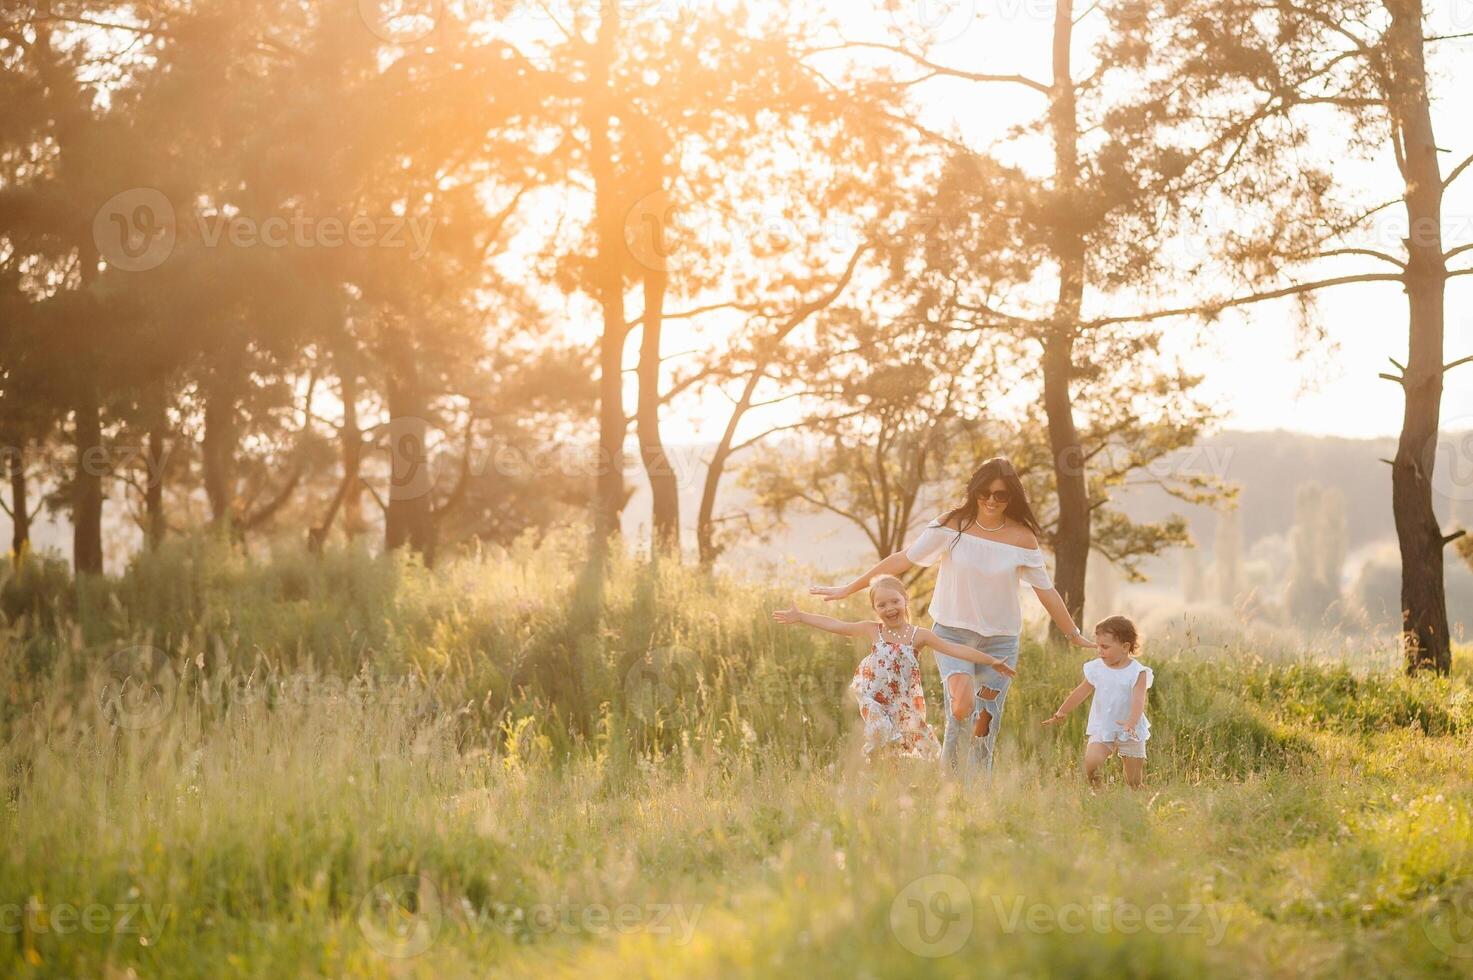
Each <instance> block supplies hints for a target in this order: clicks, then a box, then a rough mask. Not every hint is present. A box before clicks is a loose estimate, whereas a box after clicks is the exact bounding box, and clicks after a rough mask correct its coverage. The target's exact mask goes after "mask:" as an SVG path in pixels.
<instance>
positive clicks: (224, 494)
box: [200, 367, 240, 526]
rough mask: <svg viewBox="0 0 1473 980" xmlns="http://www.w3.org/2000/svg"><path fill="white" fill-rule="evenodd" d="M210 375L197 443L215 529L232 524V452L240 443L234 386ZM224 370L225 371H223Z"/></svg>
mask: <svg viewBox="0 0 1473 980" xmlns="http://www.w3.org/2000/svg"><path fill="white" fill-rule="evenodd" d="M219 370H220V369H219V368H218V367H217V368H216V369H215V371H212V373H211V376H210V377H209V379H208V380H207V381H206V387H205V431H204V436H203V438H202V439H201V440H200V462H201V466H202V468H203V470H204V483H205V497H206V499H208V500H209V502H210V520H211V521H212V522H213V523H214V524H215V525H216V526H229V525H231V524H233V523H234V521H235V516H236V515H235V451H236V446H237V445H238V443H239V440H240V430H239V419H238V418H237V414H236V398H235V385H234V384H233V383H231V382H230V381H228V380H227V379H225V378H222V377H219V376H218V374H217V373H215V372H217V371H219ZM227 370H228V369H227Z"/></svg>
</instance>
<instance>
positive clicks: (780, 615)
mask: <svg viewBox="0 0 1473 980" xmlns="http://www.w3.org/2000/svg"><path fill="white" fill-rule="evenodd" d="M772 619H773V621H774V622H778V623H782V624H783V625H784V626H792V625H793V624H794V623H801V622H803V613H802V612H800V611H799V609H798V604H797V603H796V602H795V603H793V605H792V607H791V608H788V609H774V610H773V611H772Z"/></svg>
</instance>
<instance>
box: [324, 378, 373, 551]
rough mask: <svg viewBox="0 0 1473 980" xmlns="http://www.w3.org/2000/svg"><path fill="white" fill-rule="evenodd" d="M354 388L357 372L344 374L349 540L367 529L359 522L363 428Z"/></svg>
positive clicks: (345, 510) (345, 509)
mask: <svg viewBox="0 0 1473 980" xmlns="http://www.w3.org/2000/svg"><path fill="white" fill-rule="evenodd" d="M358 388H359V385H358V372H357V371H356V370H353V371H348V372H346V373H345V375H344V376H343V378H342V390H341V394H342V398H343V432H342V437H341V438H342V455H343V472H344V473H347V472H349V471H351V472H352V474H353V480H352V482H351V483H350V484H349V485H348V488H347V493H346V494H345V495H344V496H343V534H345V535H346V536H347V538H348V540H350V541H351V540H353V539H354V538H356V537H358V536H359V535H360V534H363V533H364V531H365V530H366V529H367V523H366V522H365V521H364V519H363V480H362V477H361V475H360V474H361V473H362V472H363V429H362V428H360V427H359V424H358ZM329 523H331V522H329Z"/></svg>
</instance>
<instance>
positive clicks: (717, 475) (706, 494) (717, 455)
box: [696, 361, 766, 568]
mask: <svg viewBox="0 0 1473 980" xmlns="http://www.w3.org/2000/svg"><path fill="white" fill-rule="evenodd" d="M765 366H766V362H765V361H758V363H757V365H756V366H755V367H754V368H753V369H752V373H751V374H749V375H748V376H747V381H746V384H744V385H743V386H742V396H741V398H739V399H737V403H736V406H735V407H734V408H732V410H731V415H730V417H728V418H727V420H726V429H725V431H723V432H722V433H721V441H720V442H719V443H717V444H716V451H715V452H714V453H712V454H711V464H710V465H709V466H707V467H706V480H705V484H704V485H703V486H702V487H701V509H700V511H699V513H698V514H697V515H696V550H697V554H698V555H699V557H700V562H701V565H702V566H704V567H706V568H709V567H711V566H712V565H714V564H715V563H716V559H717V557H718V556H719V555H720V554H721V550H720V549H719V548H718V547H717V546H716V491H717V489H718V488H719V487H720V486H721V476H722V474H723V473H724V472H725V470H726V461H727V459H728V458H730V456H731V452H732V442H733V440H734V439H735V438H736V431H737V426H738V425H740V424H741V421H742V417H743V416H744V415H746V414H747V409H749V408H750V407H751V405H752V396H753V393H754V392H756V390H757V382H758V381H759V380H760V379H761V377H762V370H763V368H764V367H765Z"/></svg>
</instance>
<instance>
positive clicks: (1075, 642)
mask: <svg viewBox="0 0 1473 980" xmlns="http://www.w3.org/2000/svg"><path fill="white" fill-rule="evenodd" d="M1069 644H1070V646H1076V647H1081V648H1083V649H1085V650H1098V649H1099V648H1100V645H1099V644H1098V643H1096V642H1094V641H1093V640H1091V639H1089V638H1087V637H1086V636H1085V635H1084V634H1083V633H1081V632H1079V631H1078V630H1075V631H1074V635H1072V636H1070V637H1069Z"/></svg>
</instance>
